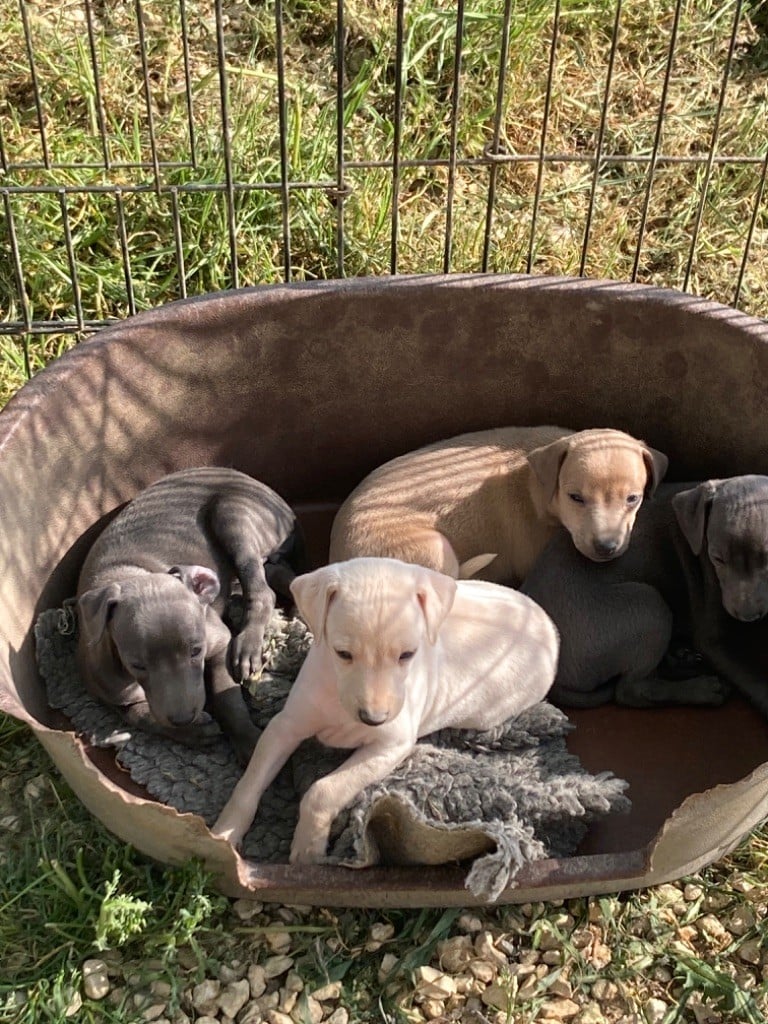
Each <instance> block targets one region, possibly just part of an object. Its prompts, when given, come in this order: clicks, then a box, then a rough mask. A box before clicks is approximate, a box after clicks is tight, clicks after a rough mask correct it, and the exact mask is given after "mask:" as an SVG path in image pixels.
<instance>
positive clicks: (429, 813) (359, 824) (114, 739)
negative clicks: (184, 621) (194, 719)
mask: <svg viewBox="0 0 768 1024" xmlns="http://www.w3.org/2000/svg"><path fill="white" fill-rule="evenodd" d="M75 630H76V622H75V617H74V615H73V613H72V610H71V608H66V609H55V610H51V611H47V612H43V614H42V615H41V616H40V618H39V619H38V621H37V623H36V625H35V637H36V641H37V659H38V665H39V668H40V673H41V675H42V677H43V679H44V681H45V683H46V686H47V690H48V700H49V703H50V705H51V707H52V708H56V709H58V710H61V711H63V712H64V714H65V715H67V717H68V718H69V719H70V721H71V722H72V725H73V728H74V729H75V731H76V732H77V733H78V734H80V735H81V736H83V737H84V738H85V739H86V740H87V741H88V742H90V743H92V744H94V745H96V746H101V747H114V748H115V749H116V752H117V753H116V757H117V761H118V762H119V764H120V765H121V766H122V767H123V768H125V769H126V770H127V771H128V772H130V774H131V776H132V778H133V779H134V780H135V781H136V782H138V783H140V784H141V785H143V786H144V787H145V788H146V790H147V792H148V793H149V795H150V796H152V797H154V798H155V799H157V800H160V801H162V802H163V803H166V804H169V805H170V806H172V807H175V808H176V809H177V810H178V811H183V812H192V813H194V814H199V815H200V816H201V817H202V818H204V820H205V821H206V823H207V824H208V825H211V824H213V822H214V821H215V819H216V818H217V816H218V814H219V812H220V810H221V809H222V807H223V806H224V804H225V802H226V800H227V799H228V797H229V794H230V792H231V790H232V789H233V787H234V785H235V783H236V782H237V779H238V778H239V776H240V769H239V767H238V765H237V763H236V761H235V759H234V755H233V754H232V752H231V750H230V747H229V744H228V743H227V741H226V740H225V739H224V738H223V737H221V738H220V739H216V740H215V741H214V742H213V743H212V744H211V745H210V746H207V747H205V748H203V749H199V750H192V749H190V748H189V747H186V746H182V745H181V744H177V743H174V742H171V741H169V740H167V739H163V738H161V737H157V736H153V735H151V734H149V733H144V732H141V731H140V730H135V731H134V732H133V733H131V731H130V730H128V729H127V728H126V726H125V723H124V721H123V720H122V718H121V717H120V715H119V713H118V712H117V711H115V710H113V709H110V708H107V707H104V706H102V705H101V704H98V703H97V702H95V701H94V700H92V699H91V698H90V697H89V696H88V695H87V693H86V692H85V689H84V687H83V685H82V683H81V682H80V680H79V678H78V675H77V670H76V666H75V658H74V654H75V644H76V636H75ZM310 641H311V636H310V635H309V633H308V631H307V629H306V627H305V626H304V624H303V623H302V622H301V620H300V619H297V618H296V619H286V618H285V616H283V615H282V614H281V613H280V612H275V614H274V616H273V619H272V622H271V624H270V628H269V630H268V633H267V642H266V644H267V660H266V664H265V669H264V672H263V674H262V677H261V679H260V680H259V682H258V683H257V684H255V685H254V686H253V687H252V689H253V692H252V694H250V695H249V703H250V706H251V715H252V717H253V719H254V721H255V722H256V723H257V725H259V726H260V727H261V728H263V727H264V726H265V725H266V723H267V722H268V721H269V719H270V718H271V717H272V716H273V715H274V714H276V712H277V711H279V709H280V708H281V707H282V706H283V703H284V701H285V698H286V695H287V693H288V690H289V688H290V686H291V683H292V682H293V680H294V679H295V677H296V674H297V672H298V670H299V667H300V666H301V663H302V661H303V659H304V657H305V655H306V652H307V649H308V647H309V643H310ZM571 728H572V727H571V724H570V723H569V721H568V719H567V718H566V716H565V715H564V714H563V713H562V712H561V711H559V710H558V709H557V708H555V707H553V706H552V705H551V704H548V703H546V702H542V703H540V704H537V705H535V706H534V707H532V708H530V709H529V710H528V711H526V712H524V713H523V714H522V715H520V716H518V718H516V719H514V720H510V721H508V722H506V723H504V725H502V726H500V727H499V728H497V729H495V730H493V731H492V732H488V733H476V732H469V731H466V730H464V731H462V730H453V729H446V730H443V731H442V732H440V733H435V734H433V735H431V736H428V737H425V738H424V740H422V741H421V742H420V743H419V744H418V746H417V748H416V750H415V751H414V753H413V754H412V755H411V756H410V757H409V758H408V760H407V761H405V762H404V763H403V764H402V765H400V767H399V768H398V769H397V770H396V771H394V772H393V773H392V774H391V775H390V776H388V777H387V778H386V779H384V780H383V781H382V782H380V783H376V784H374V785H372V786H369V787H368V788H367V789H366V790H365V791H364V792H363V793H362V794H361V795H360V796H359V797H358V798H357V799H356V800H355V801H354V803H353V804H352V805H351V806H350V807H348V808H347V809H346V810H345V811H344V812H342V814H341V815H339V817H338V818H337V820H336V822H335V823H334V827H333V830H332V834H331V842H330V844H329V848H328V856H327V860H328V862H329V863H335V864H343V865H348V866H352V867H365V866H368V865H370V864H375V863H390V864H392V863H399V864H408V863H411V864H413V863H420V864H424V863H426V864H438V863H446V862H449V861H457V860H466V859H468V858H475V859H474V862H473V863H472V864H471V867H470V869H469V872H468V875H467V879H466V885H467V887H468V888H469V890H470V891H471V892H472V893H473V894H474V895H475V896H476V897H478V898H481V899H487V900H492V899H495V898H496V897H497V896H498V895H499V894H500V893H501V891H502V890H503V889H504V888H505V887H506V886H508V885H510V884H514V878H515V876H516V875H517V873H518V871H519V870H520V868H521V867H522V866H523V865H524V864H525V863H527V862H529V861H534V860H539V859H541V858H544V857H550V856H557V857H563V856H568V855H570V854H572V853H573V852H574V851H575V849H576V847H577V846H578V844H579V842H580V841H581V839H582V838H583V836H584V834H585V832H586V829H587V826H588V824H589V823H590V822H592V821H595V820H596V819H599V818H601V817H603V816H604V815H606V814H609V813H615V812H620V811H627V810H628V808H629V806H630V804H629V800H628V799H627V797H626V796H625V795H624V791H625V789H626V788H627V783H626V782H624V781H623V780H621V779H618V778H615V777H614V776H613V775H612V774H611V773H610V772H603V773H600V774H598V775H591V774H589V773H587V772H586V771H585V770H584V768H583V767H582V766H581V763H580V762H579V760H578V758H577V757H575V756H574V755H573V754H571V753H569V752H568V750H567V749H566V745H565V735H566V734H567V732H568V731H569V730H570V729H571ZM348 754H349V752H348V751H338V750H331V749H329V748H326V747H322V746H321V745H320V744H319V743H317V742H316V741H310V742H308V743H305V744H303V745H302V746H301V747H300V748H299V750H298V751H296V753H295V754H294V755H293V757H292V758H291V760H290V761H289V762H288V764H287V765H286V767H285V768H284V769H283V771H282V772H281V773H280V775H279V776H278V778H277V780H276V781H275V782H274V783H273V785H272V786H270V788H269V790H268V791H267V793H266V794H265V796H264V798H263V800H262V802H261V806H260V807H259V811H258V814H257V816H256V819H255V821H254V823H253V826H252V827H251V829H250V831H249V832H248V834H247V835H246V837H245V840H244V843H243V853H244V854H245V855H246V856H248V857H251V858H253V859H255V860H257V861H262V862H267V861H274V862H280V861H282V862H285V861H287V859H288V852H289V850H290V844H291V837H292V835H293V830H294V827H295V824H296V818H297V814H298V803H299V800H300V798H301V796H302V794H303V793H304V792H305V791H306V790H307V789H308V788H309V786H310V785H311V784H312V782H313V781H314V780H315V779H316V778H319V777H320V776H321V775H325V774H327V773H328V772H329V771H332V770H333V769H334V768H335V767H336V766H337V765H339V764H340V763H341V762H342V761H343V760H344V758H345V757H347V756H348Z"/></svg>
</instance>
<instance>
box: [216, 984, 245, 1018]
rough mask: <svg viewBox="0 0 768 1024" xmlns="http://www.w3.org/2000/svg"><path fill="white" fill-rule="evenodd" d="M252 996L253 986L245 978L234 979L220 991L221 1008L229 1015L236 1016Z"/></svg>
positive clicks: (219, 1002) (219, 1001)
mask: <svg viewBox="0 0 768 1024" xmlns="http://www.w3.org/2000/svg"><path fill="white" fill-rule="evenodd" d="M250 997H251V986H250V985H249V984H248V981H247V980H246V979H245V978H243V979H242V980H241V981H233V982H231V983H230V984H229V985H227V986H226V988H223V989H222V990H221V992H220V993H219V997H218V1004H219V1009H220V1010H221V1011H222V1012H223V1013H226V1015H227V1016H228V1017H236V1016H237V1014H238V1013H239V1012H240V1011H241V1010H242V1008H243V1007H244V1006H245V1004H246V1003H247V1002H248V1000H249V999H250Z"/></svg>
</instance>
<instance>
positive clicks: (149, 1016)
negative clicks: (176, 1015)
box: [141, 1003, 167, 1021]
mask: <svg viewBox="0 0 768 1024" xmlns="http://www.w3.org/2000/svg"><path fill="white" fill-rule="evenodd" d="M166 1005H167V1004H166V1003H152V1004H151V1005H150V1006H148V1007H146V1009H144V1010H142V1011H141V1018H142V1020H146V1021H152V1020H157V1019H158V1018H159V1017H162V1016H163V1014H164V1013H165V1010H166Z"/></svg>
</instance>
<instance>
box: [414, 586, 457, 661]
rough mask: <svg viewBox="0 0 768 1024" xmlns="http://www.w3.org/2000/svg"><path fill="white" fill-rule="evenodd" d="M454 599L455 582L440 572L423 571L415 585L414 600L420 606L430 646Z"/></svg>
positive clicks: (435, 639) (435, 638) (434, 640)
mask: <svg viewBox="0 0 768 1024" xmlns="http://www.w3.org/2000/svg"><path fill="white" fill-rule="evenodd" d="M455 597H456V580H455V579H454V578H453V577H452V576H446V575H445V574H444V573H442V572H434V571H433V570H432V569H423V570H422V571H421V572H420V573H419V577H418V581H417V583H416V600H417V601H418V602H419V604H420V605H421V610H422V612H423V613H424V618H425V620H426V623H427V639H428V640H429V642H430V643H431V644H434V643H435V642H436V641H437V634H438V631H439V629H440V627H441V626H442V624H443V621H444V619H445V617H446V615H447V614H448V612H449V611H450V610H451V608H452V606H453V600H454V598H455Z"/></svg>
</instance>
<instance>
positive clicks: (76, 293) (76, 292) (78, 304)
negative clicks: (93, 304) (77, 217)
mask: <svg viewBox="0 0 768 1024" xmlns="http://www.w3.org/2000/svg"><path fill="white" fill-rule="evenodd" d="M59 207H60V209H61V226H62V229H63V231H64V246H65V248H66V250H67V262H68V263H69V279H70V281H71V282H72V301H73V303H74V306H75V315H76V316H77V322H78V324H79V326H80V328H81V329H82V326H83V323H84V318H83V305H82V296H81V293H80V278H79V276H78V273H77V260H76V259H75V249H74V246H73V245H72V230H71V228H70V226H69V208H68V205H67V193H66V192H64V191H63V190H60V191H59Z"/></svg>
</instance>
